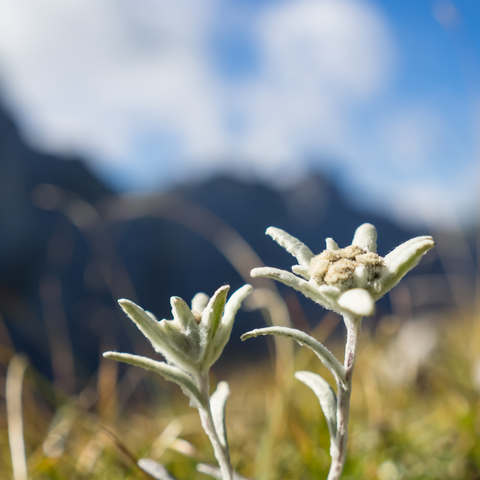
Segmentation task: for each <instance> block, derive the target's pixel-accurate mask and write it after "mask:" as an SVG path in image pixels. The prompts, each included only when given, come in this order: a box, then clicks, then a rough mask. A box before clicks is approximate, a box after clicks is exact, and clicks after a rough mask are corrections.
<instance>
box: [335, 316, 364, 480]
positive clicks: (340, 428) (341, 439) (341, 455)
mask: <svg viewBox="0 0 480 480" xmlns="http://www.w3.org/2000/svg"><path fill="white" fill-rule="evenodd" d="M343 320H344V322H345V326H346V327H347V343H346V345H345V362H344V368H345V380H346V382H345V385H342V384H341V383H338V388H337V432H336V435H335V438H332V440H331V446H330V455H331V457H332V464H331V466H330V471H329V473H328V478H327V480H338V479H339V478H340V476H341V475H342V471H343V467H344V466H345V460H346V456H347V440H348V418H349V416H350V397H351V394H352V375H353V367H354V365H355V355H356V351H357V345H358V337H359V333H360V326H361V324H362V317H359V316H351V317H350V316H344V317H343Z"/></svg>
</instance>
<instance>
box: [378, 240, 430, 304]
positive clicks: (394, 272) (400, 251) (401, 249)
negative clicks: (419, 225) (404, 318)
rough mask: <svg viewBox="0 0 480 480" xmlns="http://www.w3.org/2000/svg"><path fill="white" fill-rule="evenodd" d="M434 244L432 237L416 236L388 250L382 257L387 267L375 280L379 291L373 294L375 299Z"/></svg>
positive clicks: (396, 281) (397, 280)
mask: <svg viewBox="0 0 480 480" xmlns="http://www.w3.org/2000/svg"><path fill="white" fill-rule="evenodd" d="M434 246H435V242H434V241H433V238H432V237H429V236H424V237H416V238H412V239H411V240H408V241H407V242H405V243H402V244H401V245H399V246H398V247H397V248H395V249H394V250H393V251H392V252H390V253H389V254H388V255H387V256H386V257H385V259H384V260H385V264H386V266H387V268H386V270H385V272H384V273H383V274H382V275H381V277H380V278H379V279H378V280H377V284H378V285H379V293H378V294H377V295H375V296H376V297H377V299H378V298H380V297H381V296H382V295H383V294H384V293H386V292H388V291H389V290H390V289H391V288H393V287H394V286H395V285H396V284H397V283H398V282H399V281H400V280H401V279H402V278H403V277H404V276H405V275H406V274H407V273H408V272H409V271H410V270H411V269H412V268H413V267H415V266H416V265H417V264H418V262H419V261H420V260H421V258H422V257H423V255H425V253H427V252H428V251H429V250H430V249H431V248H433V247H434Z"/></svg>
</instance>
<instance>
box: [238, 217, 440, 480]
mask: <svg viewBox="0 0 480 480" xmlns="http://www.w3.org/2000/svg"><path fill="white" fill-rule="evenodd" d="M266 233H267V234H268V235H270V236H271V237H272V238H273V239H274V240H275V241H276V242H278V243H279V244H280V245H281V246H282V247H284V248H285V249H286V250H287V251H288V252H289V253H291V254H292V255H293V256H294V257H295V258H296V259H297V261H298V265H294V266H293V267H292V271H293V273H291V272H288V271H285V270H280V269H277V268H271V267H262V268H255V269H254V270H252V272H251V275H252V277H268V278H272V279H275V280H278V281H280V282H282V283H284V284H286V285H288V286H290V287H293V288H294V289H295V290H298V291H299V292H301V293H303V294H304V295H305V296H306V297H308V298H310V299H311V300H313V301H314V302H316V303H318V304H320V305H321V306H323V307H325V308H326V309H328V310H333V311H334V312H337V313H339V314H340V315H342V316H343V319H344V322H345V326H346V328H347V342H346V346H345V360H344V363H343V365H342V364H341V363H340V362H339V361H338V360H337V358H336V357H335V356H334V355H333V354H332V353H331V352H330V351H329V350H328V349H327V348H326V347H325V346H324V345H322V344H321V343H320V342H318V341H317V340H315V339H314V338H313V337H311V336H309V335H307V334H306V333H304V332H301V331H299V330H296V329H293V328H286V327H267V328H262V329H256V330H253V331H251V332H248V333H246V334H244V335H243V336H242V340H245V339H247V338H251V337H256V336H258V335H281V336H284V337H290V338H293V339H294V340H296V341H297V342H298V343H300V344H301V345H304V346H306V347H309V348H310V349H312V350H313V351H314V352H315V354H316V355H317V356H318V357H319V358H320V360H321V361H322V362H323V364H324V365H325V366H326V367H327V368H328V369H329V370H330V371H331V372H332V374H333V376H334V378H335V382H336V385H337V393H336V395H335V393H334V392H333V390H332V389H331V388H330V385H329V384H328V383H327V382H326V381H325V380H324V379H323V378H322V377H320V376H319V375H317V374H315V373H312V372H306V371H303V372H297V373H296V374H295V376H296V378H297V379H298V380H300V381H302V382H303V383H305V384H306V385H307V386H309V387H310V388H311V389H312V390H313V391H314V393H315V394H316V395H317V397H318V399H319V401H320V405H321V408H322V410H323V412H324V414H325V418H326V420H327V424H328V429H329V432H330V437H331V444H330V455H331V457H332V463H331V467H330V472H329V475H328V480H337V479H339V478H340V476H341V474H342V470H343V467H344V465H345V459H346V450H347V437H348V430H347V426H348V418H349V413H350V397H351V389H352V374H353V367H354V364H355V355H356V349H357V344H358V337H359V333H360V326H361V323H362V318H363V316H371V315H373V313H374V312H375V301H376V300H378V299H379V298H380V297H382V296H383V295H385V294H386V293H387V292H388V291H389V290H390V289H391V288H393V287H394V286H395V285H396V284H397V283H398V282H399V281H400V280H401V279H402V278H403V277H404V276H405V274H406V273H407V272H408V271H409V270H411V269H412V268H413V267H415V266H416V265H417V264H418V262H419V261H420V259H421V258H422V256H423V255H424V254H425V253H426V252H428V250H430V249H431V248H433V246H434V245H435V244H434V242H433V239H432V237H429V236H424V237H416V238H413V239H412V240H409V241H407V242H405V243H403V244H402V245H400V246H398V247H397V248H395V250H393V251H392V252H390V253H389V254H388V255H386V256H385V257H381V256H379V255H377V231H376V229H375V227H374V226H373V225H371V224H369V223H365V224H363V225H361V226H360V227H358V228H357V230H356V232H355V235H354V238H353V242H352V244H351V245H349V246H347V247H346V248H339V247H338V245H337V244H336V242H335V241H334V240H333V239H331V238H327V240H326V246H327V248H326V250H324V251H323V252H322V253H320V254H319V255H315V254H314V253H313V252H312V251H311V250H310V249H309V248H308V247H307V246H306V245H305V244H303V243H302V242H301V241H300V240H298V239H297V238H295V237H293V236H291V235H289V234H288V233H286V232H284V231H283V230H281V229H279V228H274V227H270V228H268V229H267V231H266Z"/></svg>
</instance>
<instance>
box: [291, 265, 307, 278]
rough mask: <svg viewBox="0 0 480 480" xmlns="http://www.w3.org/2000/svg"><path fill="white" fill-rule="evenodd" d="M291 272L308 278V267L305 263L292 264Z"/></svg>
mask: <svg viewBox="0 0 480 480" xmlns="http://www.w3.org/2000/svg"><path fill="white" fill-rule="evenodd" d="M292 272H293V273H294V274H295V275H300V276H301V277H303V278H305V279H306V280H310V278H311V277H310V268H309V267H307V266H306V265H293V266H292Z"/></svg>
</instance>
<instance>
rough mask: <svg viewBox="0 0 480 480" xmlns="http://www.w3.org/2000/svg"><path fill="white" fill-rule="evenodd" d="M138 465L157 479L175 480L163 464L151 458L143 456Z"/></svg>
mask: <svg viewBox="0 0 480 480" xmlns="http://www.w3.org/2000/svg"><path fill="white" fill-rule="evenodd" d="M137 465H138V466H139V467H140V468H141V469H142V470H143V471H144V472H146V473H148V474H149V475H150V476H152V477H153V478H155V479H156V480H175V478H174V477H172V476H171V475H170V473H169V471H168V470H167V469H166V468H165V467H164V466H163V465H162V464H160V463H158V462H156V461H155V460H152V459H151V458H141V459H140V460H139V461H138V462H137Z"/></svg>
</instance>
